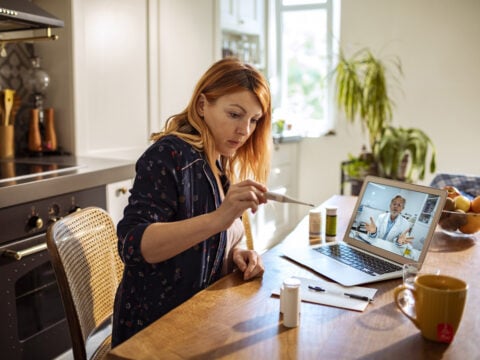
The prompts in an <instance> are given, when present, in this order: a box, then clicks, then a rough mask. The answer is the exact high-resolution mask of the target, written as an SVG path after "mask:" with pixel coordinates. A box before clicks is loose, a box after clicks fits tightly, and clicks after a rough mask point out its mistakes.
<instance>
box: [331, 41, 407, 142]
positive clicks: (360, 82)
mask: <svg viewBox="0 0 480 360" xmlns="http://www.w3.org/2000/svg"><path fill="white" fill-rule="evenodd" d="M393 65H394V68H395V69H396V70H397V72H398V73H399V74H402V67H401V64H400V61H399V60H398V59H397V58H395V59H394V61H393ZM335 74H336V79H335V83H336V88H337V92H336V100H337V104H338V106H339V108H340V109H341V110H343V111H344V113H345V117H346V118H347V120H348V121H350V122H352V123H354V122H355V119H356V118H360V121H361V126H362V129H363V130H365V129H366V130H367V131H368V138H369V144H370V149H371V150H372V151H373V146H375V144H376V142H377V139H378V137H379V136H380V134H381V133H382V131H383V129H384V128H385V127H387V126H389V125H390V124H391V121H392V106H393V102H392V100H391V99H390V97H389V95H388V91H387V78H386V75H387V68H386V67H385V65H384V63H383V62H382V61H380V60H379V59H377V58H376V57H375V56H373V54H372V52H371V51H370V50H369V49H362V50H360V51H358V52H357V53H355V54H354V55H353V56H352V57H351V58H350V59H347V58H346V57H345V55H344V53H343V52H341V53H340V58H339V61H338V64H337V66H336V68H335Z"/></svg>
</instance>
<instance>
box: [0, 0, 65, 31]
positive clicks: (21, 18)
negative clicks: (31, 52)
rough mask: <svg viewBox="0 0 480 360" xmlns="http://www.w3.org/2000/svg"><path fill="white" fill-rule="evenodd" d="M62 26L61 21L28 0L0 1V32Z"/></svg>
mask: <svg viewBox="0 0 480 360" xmlns="http://www.w3.org/2000/svg"><path fill="white" fill-rule="evenodd" d="M63 26H64V22H63V21H62V20H60V19H58V18H57V17H55V16H53V15H52V14H50V13H48V12H47V11H45V10H43V9H42V8H40V7H39V6H37V5H35V4H33V3H32V2H31V1H29V0H0V32H6V31H22V30H35V29H47V28H58V27H63Z"/></svg>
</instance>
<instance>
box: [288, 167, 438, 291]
mask: <svg viewBox="0 0 480 360" xmlns="http://www.w3.org/2000/svg"><path fill="white" fill-rule="evenodd" d="M446 195H447V193H446V191H445V190H443V189H437V188H432V187H428V186H423V185H416V184H410V183H405V182H402V181H395V180H390V179H384V178H380V177H375V176H368V177H367V178H366V179H365V181H364V183H363V186H362V189H361V191H360V194H359V195H358V199H357V202H356V204H355V208H354V210H353V213H352V216H351V218H350V221H349V223H348V226H347V229H346V231H345V236H344V238H343V241H337V242H333V243H326V244H321V245H315V246H310V247H298V248H289V249H288V250H287V251H285V253H284V256H286V257H287V258H289V259H291V260H293V261H295V262H297V263H299V264H301V265H303V266H306V267H308V268H310V269H312V270H313V271H315V272H317V273H319V274H321V275H324V276H326V277H328V278H330V279H332V280H334V281H336V282H338V283H340V284H342V285H344V286H353V285H359V284H366V283H372V282H376V281H382V280H387V279H394V278H398V277H402V265H403V264H405V263H409V262H418V263H423V261H424V259H425V256H426V254H427V251H428V247H429V245H430V242H431V240H432V238H433V234H434V231H435V228H436V225H437V223H438V220H439V218H440V215H441V212H442V209H443V206H444V204H445V199H446ZM394 199H395V200H394ZM402 199H404V200H402ZM401 203H404V206H403V208H402V207H401ZM391 204H393V205H392V206H391ZM391 207H392V209H391ZM399 210H401V211H399ZM391 211H392V212H393V213H395V212H396V213H399V214H398V216H397V217H396V220H395V221H394V222H391V221H390V224H389V219H390V215H391ZM338 212H339V213H341V212H342V209H341V208H339V209H338ZM372 223H374V224H375V228H376V233H373V229H374V228H373V227H372V226H371V225H372ZM367 229H370V232H369V231H368V230H367ZM399 235H403V236H401V237H400V236H399ZM405 239H408V242H405V241H404V240H405ZM339 240H341V239H339ZM351 252H355V253H360V255H361V256H362V257H366V258H367V260H366V263H365V262H364V263H361V264H358V263H356V262H355V261H354V260H352V259H351V258H349V254H350V253H351ZM335 255H338V256H340V257H341V259H334V257H333V256H335ZM378 262H379V263H380V265H379V267H377V266H378V265H377V264H376V263H378Z"/></svg>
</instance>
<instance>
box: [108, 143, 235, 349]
mask: <svg viewBox="0 0 480 360" xmlns="http://www.w3.org/2000/svg"><path fill="white" fill-rule="evenodd" d="M222 181H223V182H224V186H223V187H224V191H225V192H226V191H227V190H228V189H227V188H228V183H227V182H226V181H225V179H222ZM220 202H221V200H220V195H219V189H218V186H217V182H216V180H215V177H214V175H213V173H212V170H211V168H210V166H209V165H208V163H207V161H206V160H205V158H204V155H203V153H200V152H198V151H196V150H195V149H194V148H193V147H192V146H191V145H189V144H188V143H186V142H184V141H183V140H181V139H179V138H178V137H175V136H167V137H164V138H162V139H160V140H159V141H157V142H155V143H154V144H152V145H151V146H150V147H149V148H148V149H147V150H146V151H145V153H144V154H143V155H142V156H141V157H140V158H139V159H138V161H137V163H136V177H135V181H134V184H133V187H132V189H131V190H130V197H129V201H128V205H127V207H126V208H125V210H124V217H123V219H122V220H121V221H120V222H119V223H118V228H117V233H118V237H119V242H118V250H119V253H120V257H121V258H122V260H123V262H124V264H125V270H124V273H123V278H122V281H121V284H120V286H119V288H118V290H117V294H116V298H115V309H114V316H113V332H112V344H113V346H115V345H118V344H120V343H121V342H123V341H125V340H126V339H128V338H129V337H131V336H133V335H134V334H135V333H137V332H138V331H140V330H142V329H143V328H145V327H146V326H148V325H149V324H150V323H152V322H153V321H155V320H156V319H158V318H159V317H161V316H162V315H164V314H165V313H167V312H168V311H170V310H171V309H173V308H174V307H176V306H178V305H179V304H181V303H182V302H184V301H185V300H187V299H189V298H190V297H192V296H193V295H194V294H195V293H197V292H198V291H200V290H201V289H204V288H205V287H207V286H208V285H209V284H211V283H213V282H214V281H216V280H217V279H218V278H219V277H220V273H221V268H222V260H223V255H224V252H225V243H226V232H221V233H219V234H216V235H214V236H212V237H211V238H209V239H205V241H203V242H201V243H199V244H198V245H196V246H194V247H192V248H190V249H188V250H186V251H184V252H182V253H180V254H178V255H176V256H174V257H172V258H170V259H168V260H165V261H163V262H160V263H156V264H149V263H147V262H146V261H145V260H144V258H143V257H142V254H141V252H140V240H141V238H142V235H143V232H144V231H145V229H146V228H147V226H148V225H149V224H151V223H155V222H171V221H177V220H183V219H187V218H191V217H194V216H197V215H201V214H205V213H208V212H211V211H213V210H215V209H216V208H217V207H218V206H219V205H220Z"/></svg>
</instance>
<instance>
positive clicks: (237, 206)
mask: <svg viewBox="0 0 480 360" xmlns="http://www.w3.org/2000/svg"><path fill="white" fill-rule="evenodd" d="M266 191H267V187H266V186H265V185H263V184H260V183H258V182H256V181H254V180H244V181H241V182H239V183H237V184H233V185H231V186H230V188H229V189H228V192H227V194H226V195H225V198H224V199H223V202H222V204H221V205H220V207H219V208H218V209H217V210H216V212H217V213H218V215H219V217H220V218H221V219H222V220H224V221H225V223H226V227H225V228H228V227H229V226H230V225H231V224H232V223H233V221H234V220H235V219H238V218H239V217H240V216H242V214H243V212H244V211H245V210H247V209H251V211H252V213H256V212H257V210H258V206H259V205H260V204H265V203H266V202H267V198H266V197H265V192H266Z"/></svg>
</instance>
